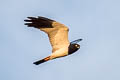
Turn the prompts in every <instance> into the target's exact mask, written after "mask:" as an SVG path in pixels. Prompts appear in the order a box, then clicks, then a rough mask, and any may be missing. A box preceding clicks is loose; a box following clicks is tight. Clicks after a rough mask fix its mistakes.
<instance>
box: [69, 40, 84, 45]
mask: <svg viewBox="0 0 120 80" xmlns="http://www.w3.org/2000/svg"><path fill="white" fill-rule="evenodd" d="M80 41H82V39H77V40H74V41H72V42H70V44H76V43H78V42H80Z"/></svg>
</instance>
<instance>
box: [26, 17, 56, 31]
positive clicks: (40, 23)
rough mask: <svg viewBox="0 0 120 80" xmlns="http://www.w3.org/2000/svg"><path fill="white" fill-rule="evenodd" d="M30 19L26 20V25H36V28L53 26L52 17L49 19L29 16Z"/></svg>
mask: <svg viewBox="0 0 120 80" xmlns="http://www.w3.org/2000/svg"><path fill="white" fill-rule="evenodd" d="M27 18H28V19H26V20H24V21H25V22H27V23H25V25H27V26H28V27H35V28H38V29H40V28H52V27H53V26H52V22H53V21H54V20H51V19H48V18H45V17H40V16H39V17H38V18H36V17H27Z"/></svg>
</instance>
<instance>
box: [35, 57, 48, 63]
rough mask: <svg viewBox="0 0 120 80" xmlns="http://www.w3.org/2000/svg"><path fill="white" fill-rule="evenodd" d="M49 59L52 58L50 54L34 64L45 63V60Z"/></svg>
mask: <svg viewBox="0 0 120 80" xmlns="http://www.w3.org/2000/svg"><path fill="white" fill-rule="evenodd" d="M48 60H50V56H48V57H46V58H44V59H41V60H39V61H36V62H34V63H33V64H35V65H39V64H41V63H44V62H46V61H48Z"/></svg>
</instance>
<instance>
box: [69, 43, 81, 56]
mask: <svg viewBox="0 0 120 80" xmlns="http://www.w3.org/2000/svg"><path fill="white" fill-rule="evenodd" d="M78 49H80V45H79V44H70V45H69V48H68V54H72V53H74V52H76V51H77V50H78Z"/></svg>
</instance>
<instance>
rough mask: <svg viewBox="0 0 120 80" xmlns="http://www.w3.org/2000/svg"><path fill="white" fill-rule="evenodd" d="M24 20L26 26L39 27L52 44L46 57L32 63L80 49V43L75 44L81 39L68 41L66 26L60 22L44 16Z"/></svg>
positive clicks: (37, 63) (39, 62)
mask: <svg viewBox="0 0 120 80" xmlns="http://www.w3.org/2000/svg"><path fill="white" fill-rule="evenodd" d="M27 18H28V19H26V20H24V21H25V22H26V23H25V25H27V26H28V27H34V28H37V29H40V30H41V31H43V32H45V33H46V34H47V35H48V38H49V41H50V43H51V46H52V53H51V55H49V56H48V57H46V58H44V59H41V60H38V61H36V62H34V63H33V64H35V65H39V64H41V63H44V62H46V61H49V60H52V59H56V58H60V57H64V56H67V55H70V54H72V53H74V52H76V51H77V50H78V49H80V45H79V44H77V43H78V42H79V41H81V40H82V39H77V40H75V41H72V42H69V40H68V31H69V29H68V27H67V26H65V25H64V24H61V23H59V22H57V21H55V20H51V19H48V18H45V17H41V16H38V17H27Z"/></svg>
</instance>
